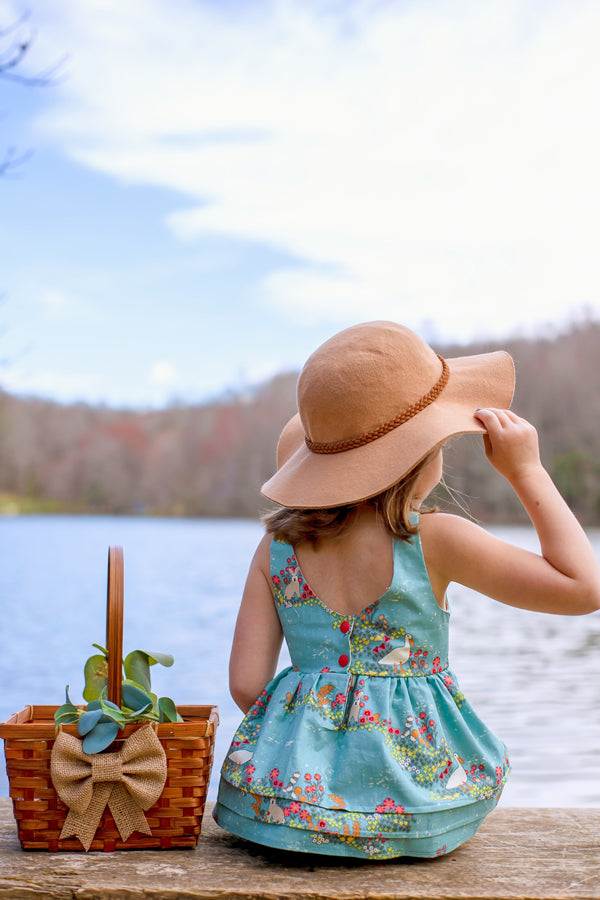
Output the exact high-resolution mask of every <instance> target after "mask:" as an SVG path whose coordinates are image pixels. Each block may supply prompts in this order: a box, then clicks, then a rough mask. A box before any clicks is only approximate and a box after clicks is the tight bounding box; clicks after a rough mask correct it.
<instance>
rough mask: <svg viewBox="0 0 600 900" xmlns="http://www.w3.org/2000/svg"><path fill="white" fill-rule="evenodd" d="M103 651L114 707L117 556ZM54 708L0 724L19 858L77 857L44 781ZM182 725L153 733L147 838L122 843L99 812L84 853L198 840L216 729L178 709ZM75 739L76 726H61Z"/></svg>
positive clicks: (195, 711)
mask: <svg viewBox="0 0 600 900" xmlns="http://www.w3.org/2000/svg"><path fill="white" fill-rule="evenodd" d="M106 624H107V628H106V632H107V641H106V643H107V647H108V650H109V673H108V699H109V700H112V701H113V702H114V703H117V704H120V696H121V659H122V646H123V551H122V549H121V548H120V547H111V548H110V550H109V555H108V591H107V616H106ZM56 709H57V707H56V706H28V707H26V708H25V709H23V710H21V711H20V712H18V713H15V715H13V716H11V717H10V718H9V719H7V720H6V721H5V722H2V723H0V737H2V738H4V750H5V754H6V770H7V774H8V779H9V785H10V796H11V798H12V801H13V808H14V815H15V819H16V821H17V829H18V835H19V840H20V842H21V846H22V847H23V849H24V850H49V851H51V852H56V851H59V850H83V846H82V844H81V843H80V841H79V840H78V839H77V838H70V839H68V840H65V839H61V838H60V833H61V830H62V827H63V825H64V822H65V818H66V816H67V813H68V809H67V807H66V806H65V804H64V803H63V802H62V801H61V800H60V799H59V798H58V796H57V794H56V791H55V789H54V786H53V784H52V779H51V777H50V757H51V753H52V747H53V745H54V740H55V737H56V728H55V725H54V713H55V711H56ZM177 710H178V712H179V714H180V715H181V716H182V718H183V719H184V721H183V722H174V723H171V722H167V723H162V724H160V725H158V726H157V734H158V738H159V741H160V743H161V745H162V747H163V749H164V751H165V754H166V758H167V780H166V783H165V786H164V789H163V791H162V793H161V795H160V798H159V800H158V802H157V803H155V805H154V806H152V807H151V808H150V809H149V810H148V811H147V812H146V820H147V822H148V824H149V826H150V830H151V832H152V834H151V835H145V834H141V833H140V832H135V833H134V834H132V835H131V836H130V837H129V838H128V839H127V840H125V841H124V840H122V838H121V836H120V834H119V832H118V830H117V827H116V825H115V822H114V820H113V817H112V815H111V813H110V811H109V809H108V807H107V808H106V809H105V811H104V814H103V817H102V819H101V821H100V825H99V827H98V830H97V831H96V834H95V837H94V840H93V842H92V844H91V847H90V849H91V850H104V851H110V852H112V851H113V850H153V849H169V848H171V847H194V846H196V843H197V841H198V837H199V835H200V829H201V826H202V816H203V813H204V804H205V801H206V794H207V791H208V784H209V780H210V772H211V767H212V761H213V754H214V741H215V734H216V730H217V725H218V721H219V717H218V710H217V707H216V706H178V707H177ZM62 727H63V730H64V731H66V732H67V733H69V734H74V735H77V726H76V725H65V726H62ZM138 727H139V726H137V725H127V726H126V727H125V728H124V729H122V731H120V732H119V736H118V738H117V740H115V742H114V743H113V744H112V745H111V748H110V749H115V750H116V749H119V747H120V745H121V744H122V743H123V741H124V740H125V739H126V738H127V737H129V735H131V734H132V732H133V731H135V730H136V728H138Z"/></svg>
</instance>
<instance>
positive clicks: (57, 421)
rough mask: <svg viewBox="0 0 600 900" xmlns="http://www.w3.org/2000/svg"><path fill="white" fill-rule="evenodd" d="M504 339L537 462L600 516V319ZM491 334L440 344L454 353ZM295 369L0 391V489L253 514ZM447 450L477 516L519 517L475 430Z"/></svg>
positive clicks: (579, 509)
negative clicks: (121, 402)
mask: <svg viewBox="0 0 600 900" xmlns="http://www.w3.org/2000/svg"><path fill="white" fill-rule="evenodd" d="M502 346H503V347H504V348H506V349H507V350H509V351H510V353H512V355H513V357H514V359H515V364H516V369H517V390H516V394H515V400H514V403H513V408H514V409H515V410H516V411H517V412H519V413H521V414H522V415H524V416H525V417H526V418H529V419H530V420H531V421H532V422H533V423H534V424H535V425H536V427H537V429H538V431H539V433H540V439H541V444H542V456H543V460H544V464H545V465H546V467H547V468H548V469H549V471H550V473H551V474H552V476H553V478H554V480H555V481H556V483H557V484H558V486H559V488H560V490H561V492H562V493H563V496H564V497H565V498H566V499H567V501H568V502H569V504H570V505H571V507H572V508H573V509H574V511H575V512H576V514H577V515H578V517H579V518H580V520H581V521H582V522H583V523H584V524H586V525H592V524H600V365H599V363H600V323H599V322H594V321H586V322H584V323H579V324H577V325H573V326H572V327H571V328H570V329H569V330H568V331H567V332H565V333H562V334H554V335H552V336H547V337H537V338H535V339H532V338H524V337H514V338H511V339H508V340H506V341H503V342H502ZM497 347H498V344H497V343H494V344H492V343H483V342H482V343H477V344H474V343H471V344H469V345H468V346H467V345H464V346H458V345H452V346H450V345H444V346H442V345H438V346H436V347H435V349H436V350H437V351H438V352H439V353H441V354H442V355H443V356H447V357H451V356H463V355H467V354H471V353H478V352H484V351H487V350H490V349H497ZM296 377H297V375H296V373H292V374H286V375H280V376H278V377H276V378H274V379H273V380H272V381H269V382H268V383H267V384H264V385H263V386H261V387H260V388H257V389H256V390H254V391H253V392H251V393H247V392H246V393H244V394H240V395H234V396H231V397H227V398H226V399H223V400H221V401H219V402H213V403H209V404H205V405H202V406H171V407H169V408H167V409H163V410H157V411H151V412H148V411H145V412H144V411H139V412H138V411H131V410H127V411H123V410H121V411H118V410H113V409H108V408H105V407H93V406H88V405H85V404H75V405H70V406H65V405H61V404H57V403H51V402H48V401H44V400H40V399H24V398H20V397H16V396H13V395H10V394H7V393H2V392H0V498H1V497H4V504H5V506H6V505H10V504H13V506H15V508H25V509H52V510H58V511H65V512H86V513H110V514H131V513H134V514H135V513H139V514H151V515H167V516H250V517H255V516H256V515H257V514H258V513H259V512H260V511H261V510H264V509H265V508H266V507H267V505H268V504H267V502H266V501H265V500H264V499H263V498H261V495H260V493H259V489H260V485H261V484H262V483H263V482H264V481H265V480H266V479H267V478H268V477H269V475H270V474H271V473H272V471H273V467H274V464H275V445H276V442H277V437H278V435H279V432H280V430H281V428H282V426H283V425H284V423H285V422H286V421H287V419H288V418H289V417H290V416H291V415H292V414H293V412H294V411H295V405H296V404H295V384H296ZM445 458H446V481H447V483H448V486H449V488H450V489H451V490H452V491H453V492H454V493H456V495H457V496H458V497H459V498H460V500H461V502H462V503H463V504H464V505H465V507H466V508H467V509H468V510H469V511H470V512H471V513H472V514H473V515H474V516H475V517H476V518H478V519H481V520H482V521H484V522H515V521H522V520H523V513H522V511H521V509H520V506H519V504H518V502H517V501H516V499H515V498H514V496H513V495H512V492H511V490H510V489H509V488H508V487H507V485H506V484H505V483H504V481H503V479H502V478H501V477H500V476H499V475H497V473H496V472H495V471H494V470H493V469H492V467H491V466H490V465H489V464H488V463H487V461H486V459H485V456H484V453H483V449H482V442H481V438H479V437H478V436H464V437H460V438H457V439H454V440H453V441H452V442H451V444H450V447H449V448H448V450H447V451H446V454H445ZM440 502H442V503H444V504H445V502H446V501H445V499H444V497H443V496H442V497H441V499H440ZM0 507H1V503H0Z"/></svg>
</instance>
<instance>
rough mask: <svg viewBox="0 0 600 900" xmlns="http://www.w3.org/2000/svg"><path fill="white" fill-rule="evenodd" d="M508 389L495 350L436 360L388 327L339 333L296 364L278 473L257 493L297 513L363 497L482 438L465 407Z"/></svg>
mask: <svg viewBox="0 0 600 900" xmlns="http://www.w3.org/2000/svg"><path fill="white" fill-rule="evenodd" d="M514 383H515V371H514V365H513V361H512V359H511V357H510V355H509V354H508V353H506V352H505V351H503V350H500V351H497V352H495V353H481V354H477V355H474V356H462V357H458V358H455V359H448V360H443V359H442V357H440V356H437V355H436V353H435V352H434V351H433V350H432V349H431V347H429V346H428V344H426V343H425V341H423V340H422V339H421V338H420V337H419V336H418V335H416V334H415V333H414V332H412V331H410V330H409V329H408V328H405V327H404V326H402V325H398V324H396V323H395V322H365V323H364V324H361V325H354V326H352V327H351V328H346V329H345V330H344V331H340V332H339V333H338V334H336V335H334V336H333V337H332V338H330V339H329V340H328V341H326V342H325V343H324V344H322V345H321V346H320V347H319V348H318V349H317V350H315V352H314V353H313V354H312V355H311V356H310V357H309V358H308V360H307V362H306V364H305V365H304V368H303V369H302V372H301V373H300V377H299V378H298V386H297V400H298V410H299V413H298V414H297V415H295V416H294V417H293V418H292V419H291V420H290V421H289V422H288V423H287V425H286V426H285V428H284V429H283V432H282V434H281V437H280V439H279V445H278V449H277V465H278V469H277V472H276V473H275V475H273V477H272V478H270V479H269V480H268V481H267V482H266V483H265V484H264V485H263V487H262V493H263V494H264V495H265V496H266V497H268V498H269V499H270V500H274V501H275V502H276V503H279V504H280V505H281V506H287V507H292V508H297V509H320V508H324V507H330V506H343V505H345V504H348V503H355V502H358V501H360V500H366V499H367V498H368V497H373V496H375V495H376V494H379V493H380V492H381V491H384V490H385V489H386V488H388V487H390V486H391V485H392V484H395V483H396V482H397V481H398V480H399V479H400V478H402V477H403V476H404V475H406V474H407V473H408V472H409V471H410V470H411V469H412V468H414V466H416V465H417V463H418V462H420V460H422V459H423V457H424V456H426V455H427V453H428V452H429V451H430V450H431V449H432V448H433V447H435V446H436V444H439V443H441V442H442V441H444V440H446V439H447V438H449V437H451V436H452V435H455V434H461V433H465V432H479V433H484V432H485V428H484V427H483V425H482V424H481V423H480V422H479V421H478V420H477V419H476V418H475V416H474V413H475V410H476V409H479V408H484V407H497V408H501V409H506V408H508V407H509V406H510V403H511V400H512V396H513V390H514Z"/></svg>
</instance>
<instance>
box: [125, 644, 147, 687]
mask: <svg viewBox="0 0 600 900" xmlns="http://www.w3.org/2000/svg"><path fill="white" fill-rule="evenodd" d="M124 666H125V676H126V677H127V678H128V679H129V680H130V681H135V682H136V684H139V685H140V686H141V687H142V688H143V689H144V690H145V691H149V690H150V687H151V682H150V662H149V660H148V654H147V653H145V652H144V651H143V650H133V651H132V652H131V653H128V654H127V656H126V657H125V662H124Z"/></svg>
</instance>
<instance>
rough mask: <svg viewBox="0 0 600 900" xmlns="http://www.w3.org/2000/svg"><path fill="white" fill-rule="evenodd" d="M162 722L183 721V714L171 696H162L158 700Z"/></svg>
mask: <svg viewBox="0 0 600 900" xmlns="http://www.w3.org/2000/svg"><path fill="white" fill-rule="evenodd" d="M158 708H159V709H160V721H161V722H181V721H182V719H181V716H180V715H179V713H178V712H177V708H176V706H175V704H174V703H173V701H172V700H171V698H170V697H161V698H160V699H159V701H158Z"/></svg>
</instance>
